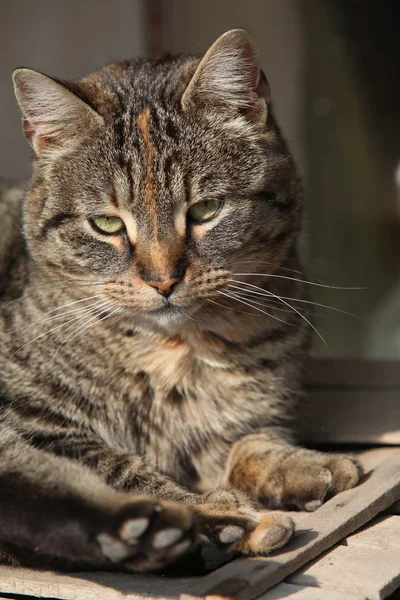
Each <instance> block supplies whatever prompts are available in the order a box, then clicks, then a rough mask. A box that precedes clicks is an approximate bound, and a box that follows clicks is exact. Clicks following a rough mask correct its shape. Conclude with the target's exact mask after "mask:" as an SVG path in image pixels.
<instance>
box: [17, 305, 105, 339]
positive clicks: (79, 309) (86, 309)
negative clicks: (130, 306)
mask: <svg viewBox="0 0 400 600" xmlns="http://www.w3.org/2000/svg"><path fill="white" fill-rule="evenodd" d="M105 303H106V301H101V302H95V303H94V304H91V305H90V306H85V307H84V308H76V309H74V310H69V311H67V312H63V313H60V314H59V315H55V316H53V317H48V318H47V319H40V320H39V321H34V322H33V323H30V324H29V325H25V326H24V327H19V328H18V329H13V330H12V331H10V332H9V333H16V332H17V331H24V330H25V329H29V328H30V327H33V326H34V325H38V324H40V323H47V322H48V321H54V319H62V318H63V317H67V316H70V315H74V314H79V313H85V312H88V311H90V310H92V308H98V307H99V306H102V305H103V304H105ZM49 312H54V311H49ZM45 314H49V313H45Z"/></svg>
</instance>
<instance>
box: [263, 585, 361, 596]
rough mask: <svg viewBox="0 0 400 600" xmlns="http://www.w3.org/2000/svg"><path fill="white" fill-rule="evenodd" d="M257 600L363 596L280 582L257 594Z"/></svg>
mask: <svg viewBox="0 0 400 600" xmlns="http://www.w3.org/2000/svg"><path fill="white" fill-rule="evenodd" d="M257 600H365V597H364V596H353V595H351V596H350V595H349V594H345V593H343V592H335V591H332V590H327V589H326V588H324V589H320V588H316V587H308V586H303V585H293V584H291V583H280V584H279V585H277V586H276V587H274V588H273V589H272V590H270V591H269V592H267V593H266V594H262V595H261V596H259V597H258V598H257Z"/></svg>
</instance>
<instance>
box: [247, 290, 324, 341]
mask: <svg viewBox="0 0 400 600" xmlns="http://www.w3.org/2000/svg"><path fill="white" fill-rule="evenodd" d="M243 283H244V282H243ZM247 285H248V286H250V287H255V288H258V289H262V288H259V287H258V286H257V285H252V284H251V283H247ZM263 291H264V292H267V293H268V294H270V295H271V296H273V297H274V298H278V299H279V300H281V301H282V302H283V304H286V306H288V307H289V308H291V309H292V310H293V312H295V313H297V314H298V315H299V316H300V317H301V318H302V319H304V321H305V322H306V323H308V325H309V326H310V327H311V328H312V329H313V331H315V333H316V334H317V335H318V337H319V338H320V339H321V340H322V341H323V343H324V344H325V346H326V347H328V344H327V343H326V340H325V339H324V337H323V336H322V335H321V333H320V332H319V331H318V329H317V328H316V327H315V326H314V325H313V324H312V323H311V321H309V319H307V317H305V316H304V315H302V314H301V312H300V311H298V310H297V308H295V307H294V306H291V305H290V304H289V302H287V301H286V300H283V299H282V298H281V297H280V296H278V295H277V294H274V293H273V292H270V291H269V290H263Z"/></svg>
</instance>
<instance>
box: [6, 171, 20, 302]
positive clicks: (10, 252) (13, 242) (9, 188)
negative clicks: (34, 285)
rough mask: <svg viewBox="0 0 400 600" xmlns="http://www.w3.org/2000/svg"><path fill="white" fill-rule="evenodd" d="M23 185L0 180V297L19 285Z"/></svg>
mask: <svg viewBox="0 0 400 600" xmlns="http://www.w3.org/2000/svg"><path fill="white" fill-rule="evenodd" d="M24 193H25V192H24V186H23V185H14V184H10V183H7V182H5V181H1V180H0V228H1V234H0V299H1V300H2V299H3V298H4V296H9V294H10V293H11V295H12V294H13V289H14V288H15V287H16V286H17V287H19V285H18V283H22V282H17V281H16V277H17V274H18V272H19V271H20V269H18V268H17V265H18V264H19V263H20V264H21V262H24V260H23V259H24V257H25V243H24V238H23V233H22V202H23V197H24Z"/></svg>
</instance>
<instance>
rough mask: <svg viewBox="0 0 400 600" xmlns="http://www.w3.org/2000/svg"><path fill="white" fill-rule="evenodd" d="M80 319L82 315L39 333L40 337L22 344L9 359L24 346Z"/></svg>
mask: <svg viewBox="0 0 400 600" xmlns="http://www.w3.org/2000/svg"><path fill="white" fill-rule="evenodd" d="M84 316H86V315H84ZM82 318H83V316H82V315H80V316H78V317H74V318H73V319H70V320H69V321H67V322H66V323H61V325H57V326H56V327H53V328H52V329H49V330H48V331H45V332H44V333H41V334H40V335H37V336H36V337H35V338H33V340H29V342H26V344H23V345H22V346H20V347H19V348H18V349H17V350H16V351H15V352H13V354H11V357H10V358H12V357H13V356H15V355H16V354H17V352H20V351H21V350H22V349H23V348H26V346H28V345H29V344H32V343H33V342H36V340H39V339H40V338H42V337H44V336H46V335H49V334H50V333H52V332H53V331H56V330H57V329H60V328H61V327H65V326H66V325H68V324H69V323H72V322H73V321H76V320H78V319H82Z"/></svg>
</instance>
